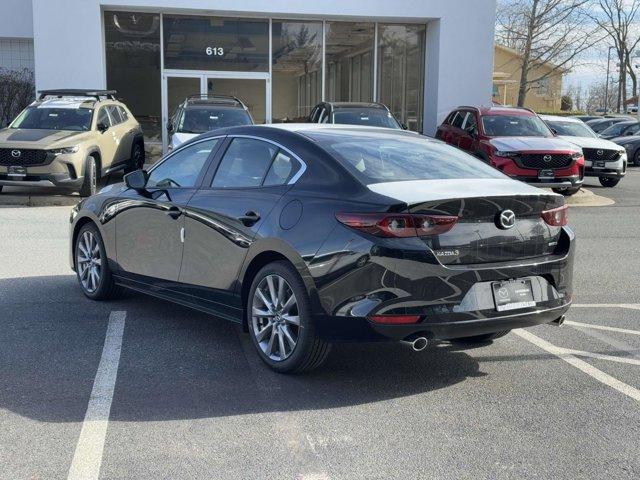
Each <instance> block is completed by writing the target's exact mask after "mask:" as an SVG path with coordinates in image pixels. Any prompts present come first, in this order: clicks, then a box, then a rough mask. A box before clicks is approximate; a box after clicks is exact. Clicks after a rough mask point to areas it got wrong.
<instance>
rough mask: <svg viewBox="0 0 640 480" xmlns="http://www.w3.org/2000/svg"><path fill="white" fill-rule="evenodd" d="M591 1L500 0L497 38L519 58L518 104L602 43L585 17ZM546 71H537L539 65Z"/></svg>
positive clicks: (522, 103)
mask: <svg viewBox="0 0 640 480" xmlns="http://www.w3.org/2000/svg"><path fill="white" fill-rule="evenodd" d="M591 1H592V0H501V1H500V2H499V4H498V12H497V21H498V24H497V28H496V38H497V40H498V42H500V43H502V44H504V45H505V46H507V47H510V48H512V49H514V50H516V51H518V52H519V53H520V55H521V65H520V85H519V88H518V105H519V106H523V105H524V102H525V99H526V96H527V92H528V91H529V90H530V89H531V88H532V86H533V85H536V84H538V83H539V82H541V81H542V80H544V79H547V78H550V77H557V76H560V75H562V74H563V73H565V72H566V71H568V70H570V69H571V68H572V67H574V66H576V64H577V63H578V61H579V60H580V57H581V54H582V53H583V52H584V51H585V50H587V49H589V48H590V47H592V46H593V45H595V44H596V43H597V42H598V41H600V40H601V37H602V35H600V36H599V35H598V29H597V28H596V25H595V24H594V22H593V21H592V20H591V18H590V17H589V15H588V14H587V10H586V7H587V6H588V4H589V3H590V2H591ZM542 64H545V65H546V66H547V67H548V68H547V69H545V70H544V71H543V70H540V69H539V68H537V67H539V66H540V65H542Z"/></svg>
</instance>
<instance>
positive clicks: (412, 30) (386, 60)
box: [378, 24, 426, 131]
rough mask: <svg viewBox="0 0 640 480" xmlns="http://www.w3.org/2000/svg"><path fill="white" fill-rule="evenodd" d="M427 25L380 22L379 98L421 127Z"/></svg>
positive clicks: (407, 121) (412, 126)
mask: <svg viewBox="0 0 640 480" xmlns="http://www.w3.org/2000/svg"><path fill="white" fill-rule="evenodd" d="M425 34H426V26H425V25H383V24H379V25H378V101H379V102H382V103H384V104H385V105H387V106H388V107H389V109H391V111H392V112H393V114H394V115H395V117H396V118H397V119H398V120H400V122H402V123H404V124H406V125H407V126H408V127H409V128H410V129H411V130H416V131H422V104H423V92H424V57H425Z"/></svg>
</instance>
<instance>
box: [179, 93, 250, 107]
mask: <svg viewBox="0 0 640 480" xmlns="http://www.w3.org/2000/svg"><path fill="white" fill-rule="evenodd" d="M190 100H214V101H215V100H220V101H221V102H220V103H227V104H229V103H233V104H236V105H238V106H240V107H242V108H247V107H246V105H245V104H244V103H243V102H242V100H240V99H239V98H238V97H235V96H233V95H222V94H219V93H194V94H192V95H189V96H187V99H186V101H187V102H188V101H190Z"/></svg>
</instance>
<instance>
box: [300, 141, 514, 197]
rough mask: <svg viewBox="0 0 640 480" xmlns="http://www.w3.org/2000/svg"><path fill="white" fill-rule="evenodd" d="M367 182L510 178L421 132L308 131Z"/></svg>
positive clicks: (351, 170)
mask: <svg viewBox="0 0 640 480" xmlns="http://www.w3.org/2000/svg"><path fill="white" fill-rule="evenodd" d="M305 134H306V135H307V136H309V137H311V138H312V139H313V140H315V141H316V142H317V143H318V144H319V145H320V146H322V147H323V148H324V149H325V150H327V151H328V152H329V153H330V154H331V155H332V156H333V157H334V158H335V159H336V160H338V161H339V162H340V163H341V164H342V165H343V166H344V167H345V168H346V169H347V170H349V171H350V172H351V173H352V174H353V175H354V176H355V177H356V178H357V179H358V180H360V181H361V182H362V183H364V184H365V185H370V184H373V183H384V182H400V181H406V180H436V179H460V178H507V177H506V176H505V175H504V174H502V173H500V172H499V171H498V170H496V169H494V168H493V167H491V166H489V165H487V164H485V163H484V162H482V160H479V159H477V158H475V157H473V156H471V155H469V154H467V153H464V152H462V151H460V150H458V149H457V148H454V147H451V146H449V145H446V144H444V143H440V142H434V141H433V140H429V139H426V138H424V137H420V136H418V135H416V136H413V135H406V136H404V135H396V134H393V135H384V134H380V133H377V132H376V134H372V133H371V132H356V131H353V132H349V133H348V134H345V133H344V132H340V135H336V134H335V133H331V132H320V131H309V132H305Z"/></svg>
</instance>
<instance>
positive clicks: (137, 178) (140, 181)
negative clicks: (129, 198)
mask: <svg viewBox="0 0 640 480" xmlns="http://www.w3.org/2000/svg"><path fill="white" fill-rule="evenodd" d="M148 181H149V174H148V173H147V171H146V170H134V171H133V172H131V173H127V174H126V175H125V176H124V184H125V185H126V186H127V187H129V188H132V189H133V190H137V191H141V190H145V189H146V187H147V182H148Z"/></svg>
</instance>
